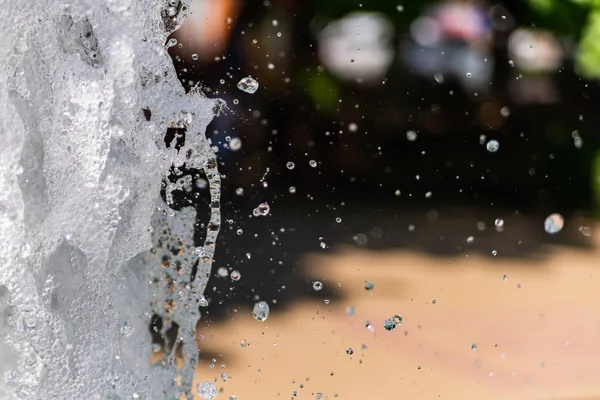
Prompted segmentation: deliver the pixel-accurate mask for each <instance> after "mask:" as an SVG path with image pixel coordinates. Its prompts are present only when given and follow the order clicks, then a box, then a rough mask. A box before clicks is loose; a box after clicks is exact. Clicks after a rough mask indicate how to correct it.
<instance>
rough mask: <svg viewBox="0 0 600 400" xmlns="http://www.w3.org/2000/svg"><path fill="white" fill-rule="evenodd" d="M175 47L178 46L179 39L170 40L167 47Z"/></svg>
mask: <svg viewBox="0 0 600 400" xmlns="http://www.w3.org/2000/svg"><path fill="white" fill-rule="evenodd" d="M175 45H177V39H175V38H171V39H169V41H168V42H167V47H173V46H175Z"/></svg>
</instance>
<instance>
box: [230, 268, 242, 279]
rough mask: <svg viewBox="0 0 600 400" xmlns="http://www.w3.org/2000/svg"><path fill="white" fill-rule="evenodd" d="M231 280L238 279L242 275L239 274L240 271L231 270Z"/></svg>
mask: <svg viewBox="0 0 600 400" xmlns="http://www.w3.org/2000/svg"><path fill="white" fill-rule="evenodd" d="M230 276H231V280H232V281H239V280H240V278H241V277H242V274H240V271H237V270H234V271H231V275H230Z"/></svg>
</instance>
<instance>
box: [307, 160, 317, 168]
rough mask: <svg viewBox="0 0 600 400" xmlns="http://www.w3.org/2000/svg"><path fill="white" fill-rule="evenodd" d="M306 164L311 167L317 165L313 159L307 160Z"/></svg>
mask: <svg viewBox="0 0 600 400" xmlns="http://www.w3.org/2000/svg"><path fill="white" fill-rule="evenodd" d="M308 165H310V166H311V167H313V168H316V166H317V162H316V161H315V160H310V161H309V162H308Z"/></svg>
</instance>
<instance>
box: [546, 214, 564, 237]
mask: <svg viewBox="0 0 600 400" xmlns="http://www.w3.org/2000/svg"><path fill="white" fill-rule="evenodd" d="M564 225H565V219H564V218H563V216H562V215H560V214H558V213H554V214H550V215H548V217H547V218H546V220H545V221H544V230H545V231H546V232H548V233H550V234H552V235H554V234H556V233H558V232H560V231H561V230H562V228H563V226H564Z"/></svg>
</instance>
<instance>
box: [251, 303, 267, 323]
mask: <svg viewBox="0 0 600 400" xmlns="http://www.w3.org/2000/svg"><path fill="white" fill-rule="evenodd" d="M269 312H270V310H269V305H268V304H267V302H266V301H259V302H258V303H255V304H254V308H253V309H252V316H253V317H254V319H255V320H257V321H266V320H267V318H269Z"/></svg>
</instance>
